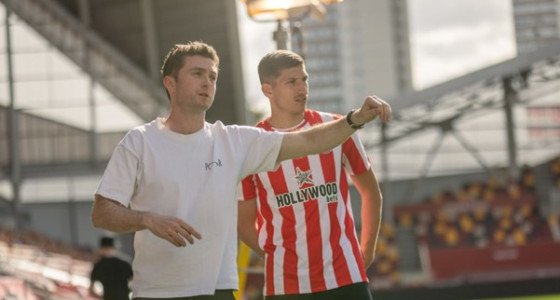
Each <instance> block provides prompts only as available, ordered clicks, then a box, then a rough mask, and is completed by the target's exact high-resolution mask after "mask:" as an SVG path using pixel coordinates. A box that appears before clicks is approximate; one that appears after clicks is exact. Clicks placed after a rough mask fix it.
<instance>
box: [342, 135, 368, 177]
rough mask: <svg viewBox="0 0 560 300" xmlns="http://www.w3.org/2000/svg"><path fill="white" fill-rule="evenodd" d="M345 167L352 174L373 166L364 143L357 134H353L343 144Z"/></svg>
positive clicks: (362, 171) (357, 173) (360, 172)
mask: <svg viewBox="0 0 560 300" xmlns="http://www.w3.org/2000/svg"><path fill="white" fill-rule="evenodd" d="M342 156H343V163H344V168H345V169H346V171H347V172H348V174H350V175H359V174H362V173H364V172H366V171H367V170H369V168H371V164H370V160H369V157H368V155H367V154H366V151H365V149H364V145H363V144H362V142H361V141H360V138H359V137H358V135H357V134H353V135H352V136H351V137H350V138H349V139H347V140H346V141H345V142H344V143H343V144H342Z"/></svg>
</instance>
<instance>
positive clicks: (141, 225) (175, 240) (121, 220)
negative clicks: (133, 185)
mask: <svg viewBox="0 0 560 300" xmlns="http://www.w3.org/2000/svg"><path fill="white" fill-rule="evenodd" d="M91 220H92V223H93V226H94V227H97V228H103V229H106V230H109V231H113V232H133V231H139V230H144V229H149V230H150V231H151V232H152V233H153V234H154V235H156V236H158V237H160V238H162V239H165V240H167V241H169V242H170V243H171V244H173V245H175V246H177V247H184V246H186V245H187V244H186V242H185V239H186V240H187V241H188V242H189V243H190V244H192V243H194V239H193V236H194V237H196V238H197V239H200V238H201V236H200V233H198V232H197V231H196V230H194V229H193V228H192V227H191V226H190V225H188V224H187V223H185V222H184V221H183V220H181V219H179V218H175V217H168V216H162V215H158V214H156V213H151V212H142V211H135V210H131V209H128V208H126V207H124V206H123V205H122V204H120V203H119V202H117V201H114V200H111V199H108V198H105V197H103V196H101V195H99V194H96V195H95V202H94V204H93V210H92V214H91Z"/></svg>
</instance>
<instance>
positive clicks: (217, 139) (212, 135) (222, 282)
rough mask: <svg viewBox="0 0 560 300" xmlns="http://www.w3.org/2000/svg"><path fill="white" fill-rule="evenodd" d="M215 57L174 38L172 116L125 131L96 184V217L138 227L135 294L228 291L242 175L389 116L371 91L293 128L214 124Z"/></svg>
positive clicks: (319, 148) (167, 80)
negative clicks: (343, 111) (338, 113)
mask: <svg viewBox="0 0 560 300" xmlns="http://www.w3.org/2000/svg"><path fill="white" fill-rule="evenodd" d="M218 65H219V58H218V55H217V54H216V52H215V50H214V48H212V47H211V46H209V45H207V44H204V43H201V42H189V43H188V44H185V45H175V46H174V47H172V48H171V50H170V51H169V53H168V54H167V56H166V58H165V60H164V64H163V67H162V76H163V85H164V86H165V89H166V92H167V94H168V96H169V99H170V104H171V110H170V113H169V116H167V117H166V118H157V119H156V120H154V121H152V122H150V123H147V124H144V125H141V126H139V127H136V128H134V129H132V130H131V131H129V132H128V133H127V135H126V136H125V137H124V138H123V140H122V141H121V142H120V143H119V145H118V146H117V148H116V149H115V151H114V153H113V155H112V157H111V159H110V161H109V163H108V165H107V168H106V170H105V173H104V174H103V178H102V179H101V182H100V184H99V187H98V189H97V191H96V193H95V203H94V206H93V211H92V222H93V225H94V226H95V227H99V228H103V229H106V230H110V231H114V232H136V234H135V237H134V250H135V256H134V260H133V264H132V268H133V272H134V275H133V280H132V284H131V288H132V296H133V298H134V299H169V298H181V299H200V297H204V298H203V299H214V300H217V299H234V297H233V290H236V289H237V288H238V278H237V266H236V255H237V251H236V249H237V247H236V243H237V232H236V230H237V228H236V227H237V203H236V199H235V194H236V189H237V186H238V184H239V181H240V180H241V179H242V178H244V177H245V176H247V175H249V174H252V173H258V172H262V171H268V170H273V169H274V168H275V167H276V166H277V165H278V163H279V162H281V161H283V160H286V159H290V158H294V157H300V156H305V155H308V154H312V153H320V152H324V151H328V150H329V149H332V148H333V147H335V146H337V145H339V144H340V143H342V142H343V141H344V140H346V139H347V138H348V137H349V136H350V135H352V133H353V132H354V131H355V128H356V126H359V125H362V124H365V123H367V122H369V121H372V120H373V119H375V118H376V117H378V116H379V117H380V119H381V120H382V121H385V122H387V121H389V119H390V117H391V108H390V106H389V105H388V104H387V103H386V102H384V101H383V100H381V99H379V98H377V97H374V96H372V97H367V98H366V100H365V101H364V104H363V105H362V107H361V108H360V109H358V110H356V111H351V112H350V113H349V114H348V116H347V118H346V119H339V120H336V121H332V122H328V123H325V124H322V125H320V126H316V127H314V128H312V129H310V130H305V131H300V132H298V133H278V132H266V131H264V130H262V129H257V128H254V127H247V126H237V125H232V126H225V125H223V124H222V123H221V122H219V121H218V122H216V123H214V124H210V123H207V122H206V121H205V115H206V111H207V110H208V109H209V108H210V107H211V105H212V102H213V101H214V95H215V92H216V81H217V78H218ZM195 239H196V241H195ZM187 243H188V244H189V245H187ZM201 295H207V296H201Z"/></svg>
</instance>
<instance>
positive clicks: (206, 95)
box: [198, 93, 210, 98]
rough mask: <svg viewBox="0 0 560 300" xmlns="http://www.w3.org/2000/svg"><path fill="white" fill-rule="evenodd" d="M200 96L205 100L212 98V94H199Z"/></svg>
mask: <svg viewBox="0 0 560 300" xmlns="http://www.w3.org/2000/svg"><path fill="white" fill-rule="evenodd" d="M198 95H199V96H201V97H204V98H210V94H208V93H198Z"/></svg>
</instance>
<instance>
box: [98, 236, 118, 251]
mask: <svg viewBox="0 0 560 300" xmlns="http://www.w3.org/2000/svg"><path fill="white" fill-rule="evenodd" d="M99 246H100V247H111V248H112V247H114V246H115V240H114V239H113V238H112V237H108V236H104V237H102V238H101V239H100V240H99Z"/></svg>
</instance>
